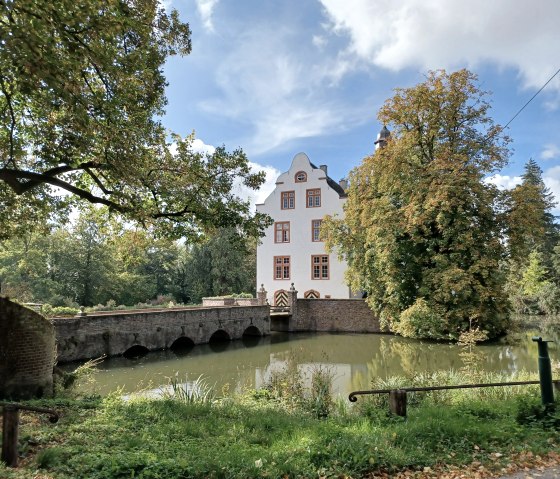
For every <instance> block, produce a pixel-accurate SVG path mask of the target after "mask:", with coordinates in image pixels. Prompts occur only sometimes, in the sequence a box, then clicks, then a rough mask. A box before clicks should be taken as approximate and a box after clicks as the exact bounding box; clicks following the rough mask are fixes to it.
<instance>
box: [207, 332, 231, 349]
mask: <svg viewBox="0 0 560 479" xmlns="http://www.w3.org/2000/svg"><path fill="white" fill-rule="evenodd" d="M230 343H231V336H230V335H229V333H228V332H227V331H225V330H223V329H218V330H217V331H214V333H213V334H212V336H210V339H209V340H208V346H210V349H211V350H212V351H214V352H215V353H220V352H222V351H225V350H226V349H227V348H228V347H229V345H230Z"/></svg>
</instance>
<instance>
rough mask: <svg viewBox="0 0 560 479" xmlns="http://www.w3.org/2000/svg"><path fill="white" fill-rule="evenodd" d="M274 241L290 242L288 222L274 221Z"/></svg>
mask: <svg viewBox="0 0 560 479" xmlns="http://www.w3.org/2000/svg"><path fill="white" fill-rule="evenodd" d="M274 242H275V243H289V242H290V222H289V221H282V222H279V223H274Z"/></svg>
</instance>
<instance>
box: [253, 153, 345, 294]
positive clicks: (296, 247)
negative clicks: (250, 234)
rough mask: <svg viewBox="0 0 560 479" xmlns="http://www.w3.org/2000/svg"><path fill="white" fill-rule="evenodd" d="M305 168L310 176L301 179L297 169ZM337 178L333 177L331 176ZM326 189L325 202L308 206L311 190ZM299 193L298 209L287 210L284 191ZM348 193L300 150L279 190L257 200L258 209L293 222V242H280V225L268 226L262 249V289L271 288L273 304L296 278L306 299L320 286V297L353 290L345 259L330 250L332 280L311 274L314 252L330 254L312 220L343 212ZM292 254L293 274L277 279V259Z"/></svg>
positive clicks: (259, 263)
mask: <svg viewBox="0 0 560 479" xmlns="http://www.w3.org/2000/svg"><path fill="white" fill-rule="evenodd" d="M301 171H303V172H304V173H306V175H307V181H305V182H296V179H295V177H296V174H297V173H298V172H301ZM331 181H332V180H331ZM309 189H320V190H321V206H320V207H311V208H310V207H307V190H309ZM287 191H294V192H295V208H293V209H282V207H281V201H282V192H287ZM344 201H345V197H344V195H341V194H340V189H339V191H336V190H335V189H333V188H332V187H331V186H329V185H328V183H327V175H326V173H325V172H324V171H323V170H322V169H320V168H314V167H313V165H312V164H311V162H310V161H309V158H308V157H307V155H306V154H305V153H298V154H297V155H296V156H295V157H294V159H293V161H292V165H291V167H290V169H289V170H288V171H287V172H285V173H282V174H281V175H280V176H279V177H278V180H277V181H276V188H275V190H274V191H273V192H272V193H271V194H270V195H269V196H268V198H267V199H266V200H265V202H264V203H262V204H259V205H257V211H259V212H262V213H266V214H268V215H269V216H271V217H272V218H273V219H274V222H275V223H276V222H284V221H289V222H290V241H289V243H276V242H275V229H274V228H275V226H274V225H272V226H270V227H269V228H268V229H267V230H266V236H265V237H263V238H262V243H261V244H260V245H259V246H258V248H257V290H259V289H260V287H261V284H262V285H264V288H265V290H266V291H267V293H268V294H267V299H268V301H269V303H270V304H271V305H272V304H274V293H275V291H278V290H281V289H284V290H289V289H290V286H291V283H294V287H295V288H296V290H297V291H298V293H299V294H298V297H300V298H303V297H304V294H305V292H306V291H308V290H315V291H318V292H319V294H320V297H321V298H324V297H326V296H330V297H331V298H349V297H351V295H350V290H349V288H348V286H347V285H346V284H345V282H344V272H345V271H346V263H345V262H340V261H339V260H338V259H337V257H336V254H333V253H331V254H329V255H328V256H329V279H313V278H312V255H326V254H327V253H326V252H325V245H324V243H323V242H314V241H312V220H319V219H322V218H323V217H324V216H325V215H327V214H328V215H331V216H335V215H337V216H338V217H342V216H343V215H344V213H343V209H342V207H343V204H344ZM276 256H289V257H290V278H289V279H275V275H274V272H275V271H274V266H275V264H274V258H275V257H276Z"/></svg>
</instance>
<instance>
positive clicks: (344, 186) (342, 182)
mask: <svg viewBox="0 0 560 479" xmlns="http://www.w3.org/2000/svg"><path fill="white" fill-rule="evenodd" d="M338 184H339V185H340V187H341V188H342V189H343V190H344V191H346V190H347V189H348V180H347V179H346V178H341V179H340V181H339V182H338Z"/></svg>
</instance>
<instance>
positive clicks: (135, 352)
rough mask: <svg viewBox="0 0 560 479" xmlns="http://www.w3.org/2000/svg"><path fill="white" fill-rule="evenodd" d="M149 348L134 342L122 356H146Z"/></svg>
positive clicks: (129, 357) (127, 357)
mask: <svg viewBox="0 0 560 479" xmlns="http://www.w3.org/2000/svg"><path fill="white" fill-rule="evenodd" d="M149 352H150V350H149V349H148V348H147V347H146V346H142V345H141V344H135V345H133V346H130V348H128V349H127V350H126V351H125V352H124V353H123V356H124V357H125V358H126V359H139V358H141V357H144V356H146V354H148V353H149Z"/></svg>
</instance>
